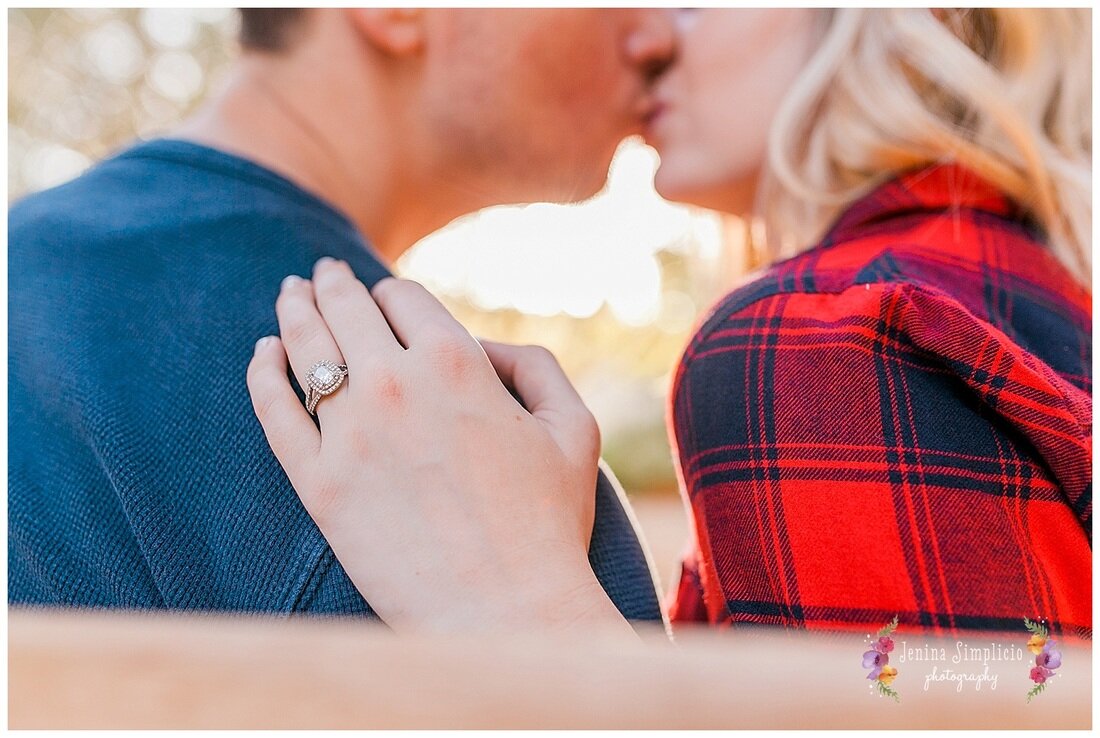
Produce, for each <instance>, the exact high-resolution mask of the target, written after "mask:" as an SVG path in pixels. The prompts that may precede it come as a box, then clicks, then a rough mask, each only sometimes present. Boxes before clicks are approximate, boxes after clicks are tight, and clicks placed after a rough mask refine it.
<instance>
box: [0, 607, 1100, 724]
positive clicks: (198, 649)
mask: <svg viewBox="0 0 1100 738" xmlns="http://www.w3.org/2000/svg"><path fill="white" fill-rule="evenodd" d="M1026 636H1027V633H1026V632H1024V631H1022V630H1021V633H1013V634H1005V635H1003V636H997V637H996V641H997V643H999V644H1003V645H1005V646H1011V647H1013V648H1015V647H1016V646H1019V647H1021V649H1022V647H1023V646H1024V644H1026V641H1027V637H1026ZM895 640H896V642H897V644H898V648H899V649H900V648H901V647H902V646H901V644H902V643H903V642H904V643H906V644H907V645H906V648H914V647H918V646H919V647H920V648H921V649H923V651H922V652H923V654H924V655H926V656H927V655H929V654H931V655H936V654H938V651H936V650H935V649H938V648H940V647H942V648H944V649H945V650H944V654H945V655H946V657H947V662H935V661H927V660H926V661H913V660H909V661H902V660H901V658H902V657H901V653H900V652H899V651H895V653H894V654H892V655H891V663H892V664H894V665H896V666H897V668H898V671H899V674H898V677H897V679H896V681H895V682H894V685H893V686H894V687H895V688H896V689H897V690H898V692H899V693H900V694H901V702H900V703H894V702H893V701H892V700H888V699H884V698H881V697H877V696H873V695H872V693H871V692H870V691H869V684H870V683H869V682H868V681H867V680H866V678H865V672H866V670H865V669H862V668H861V665H860V660H861V654H862V652H863V651H864V650H865V647H866V642H867V639H866V638H864V637H863V634H862V633H858V634H808V633H805V632H801V633H798V632H792V631H778V630H771V629H743V630H737V631H727V632H724V633H711V632H707V633H698V634H693V633H687V634H684V635H681V636H678V638H677V643H676V644H675V645H673V644H669V643H668V642H667V641H665V640H664V638H663V636H662V635H661V634H660V633H654V634H651V636H650V637H649V638H647V639H645V642H642V643H639V644H637V645H633V644H631V645H628V646H622V645H621V644H618V645H617V644H616V643H615V642H613V641H610V640H607V639H604V638H602V637H600V636H599V635H597V634H593V635H591V636H590V637H584V638H576V637H574V638H568V639H539V638H527V639H516V638H512V639H500V638H495V639H491V638H472V637H464V638H450V639H443V638H411V637H397V636H395V635H393V634H392V633H390V632H388V631H387V630H385V629H384V628H380V627H377V626H371V625H370V624H367V623H363V622H356V621H347V620H314V619H309V620H305V619H294V620H280V619H268V618H261V617H254V616H247V617H244V616H237V617H233V616H196V615H179V614H157V615H151V614H135V613H118V612H114V613H112V612H105V611H20V610H11V611H10V613H9V620H8V646H9V651H8V656H9V661H8V678H9V681H8V690H9V691H8V697H9V702H8V710H9V727H10V728H100V729H108V728H110V729H120V728H875V729H884V728H888V729H889V728H892V729H898V728H949V727H950V728H1034V729H1052V728H1079V729H1087V728H1089V727H1091V693H1092V683H1091V673H1092V668H1091V665H1092V661H1091V643H1090V642H1076V643H1064V644H1062V646H1063V666H1062V667H1061V668H1060V669H1059V670H1058V673H1059V676H1058V677H1057V678H1056V679H1054V680H1053V681H1052V682H1051V684H1050V687H1049V688H1048V689H1047V690H1046V691H1045V692H1044V693H1043V694H1041V695H1039V696H1038V697H1037V698H1036V699H1035V700H1033V701H1032V702H1031V703H1030V704H1028V703H1027V702H1025V699H1024V696H1025V694H1026V692H1027V690H1028V689H1029V688H1030V687H1031V686H1032V684H1031V682H1030V681H1029V680H1028V671H1029V669H1030V662H1031V660H1032V659H1033V658H1034V657H1033V656H1032V655H1031V654H1029V653H1028V652H1027V651H1026V650H1024V651H1023V656H1024V657H1025V658H1024V660H1023V661H1004V660H998V661H990V662H988V664H987V665H988V667H989V671H988V672H987V673H989V674H991V675H996V677H997V680H998V681H997V684H996V687H995V688H991V687H990V683H989V682H986V683H985V684H984V685H983V686H982V689H980V690H976V689H975V688H974V683H973V682H970V683H967V684H966V685H965V686H964V688H963V689H962V691H956V688H955V685H954V683H949V682H939V683H935V682H933V683H930V685H929V690H928V691H924V689H923V686H924V682H925V679H926V677H927V675H928V673H929V672H931V671H932V667H933V666H936V667H938V673H940V674H942V673H943V670H944V668H947V669H954V670H955V671H956V672H963V671H967V672H982V671H983V668H985V667H984V666H983V664H982V663H981V662H977V663H963V664H961V665H954V664H952V663H949V661H950V659H951V658H952V656H953V655H954V654H956V653H957V646H956V643H957V641H959V640H962V641H964V642H965V643H966V644H967V645H968V646H972V647H983V646H985V647H989V646H991V645H993V643H992V641H993V638H991V635H990V634H975V635H973V636H967V637H964V638H958V639H934V638H930V637H925V636H921V635H905V634H898V635H897V636H896V639H895ZM929 648H931V649H932V650H931V651H929V650H928V649H929ZM1002 655H1003V654H1002Z"/></svg>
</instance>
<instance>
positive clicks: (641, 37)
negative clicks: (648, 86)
mask: <svg viewBox="0 0 1100 738" xmlns="http://www.w3.org/2000/svg"><path fill="white" fill-rule="evenodd" d="M637 12H638V14H639V17H638V21H637V23H636V24H635V26H634V28H633V29H632V30H631V32H630V35H629V36H628V37H627V38H626V54H627V59H628V60H629V61H630V63H631V64H633V65H635V66H637V67H640V68H641V69H642V70H644V71H645V73H646V76H647V77H657V76H659V75H660V74H661V73H662V72H663V71H664V70H665V69H666V68H667V67H668V66H669V65H670V64H671V63H672V61H673V60H674V59H675V58H676V53H677V50H678V41H677V34H676V24H675V16H674V12H675V11H673V10H670V9H669V8H646V9H640V10H638V11H637Z"/></svg>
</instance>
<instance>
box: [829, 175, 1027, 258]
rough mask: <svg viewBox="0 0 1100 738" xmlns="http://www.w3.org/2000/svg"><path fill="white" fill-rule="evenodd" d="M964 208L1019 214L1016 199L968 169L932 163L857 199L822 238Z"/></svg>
mask: <svg viewBox="0 0 1100 738" xmlns="http://www.w3.org/2000/svg"><path fill="white" fill-rule="evenodd" d="M964 208H965V209H970V210H982V211H985V212H988V213H992V214H994V215H998V216H1001V217H1005V218H1016V217H1019V216H1020V211H1019V209H1018V207H1017V206H1016V205H1015V203H1013V202H1012V201H1011V200H1009V199H1008V198H1007V197H1006V196H1005V195H1004V193H1002V192H1001V191H1000V190H999V189H998V188H997V187H996V186H994V185H993V184H991V183H990V182H989V181H987V180H985V179H983V178H982V177H981V176H979V175H978V174H975V173H974V172H973V171H971V170H970V169H967V168H966V167H964V166H962V165H961V164H957V163H954V162H951V163H945V164H934V165H932V166H928V167H921V168H919V169H912V170H909V171H906V172H902V173H900V174H898V175H896V176H895V177H894V178H893V179H890V180H888V181H886V182H884V183H882V184H880V185H879V186H878V187H876V188H874V189H873V190H871V191H870V192H869V193H867V194H866V195H864V196H863V197H861V198H859V199H858V200H856V201H855V202H854V203H852V204H851V205H850V206H849V207H848V208H847V209H846V210H845V211H844V212H843V213H841V214H840V216H839V217H838V218H837V219H836V221H834V223H833V226H832V227H831V228H830V229H829V232H828V235H827V236H826V238H825V240H826V241H827V242H834V243H835V242H838V241H846V240H848V239H850V238H852V237H855V236H857V235H858V232H859V231H860V230H862V229H864V228H866V227H868V226H871V225H874V224H876V223H880V222H882V221H885V220H888V219H891V218H895V217H898V216H902V215H910V214H916V213H921V212H936V211H944V210H959V209H964Z"/></svg>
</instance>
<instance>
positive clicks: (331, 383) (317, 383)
mask: <svg viewBox="0 0 1100 738" xmlns="http://www.w3.org/2000/svg"><path fill="white" fill-rule="evenodd" d="M347 376H348V365H347V364H337V363H335V362H332V361H324V360H321V361H318V362H317V363H316V364H314V365H313V366H311V367H310V368H309V371H308V372H307V373H306V385H307V387H306V410H308V411H309V414H310V415H316V414H317V403H319V402H320V401H321V398H322V397H327V396H328V395H331V394H332V393H333V392H335V391H336V390H338V389H340V385H342V384H343V383H344V378H345V377H347Z"/></svg>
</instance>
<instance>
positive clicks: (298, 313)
mask: <svg viewBox="0 0 1100 738" xmlns="http://www.w3.org/2000/svg"><path fill="white" fill-rule="evenodd" d="M275 314H276V316H278V318H279V333H280V334H281V336H282V340H283V346H284V347H285V349H286V354H287V356H288V357H289V358H290V367H291V369H293V370H294V376H295V377H296V378H297V379H298V385H299V386H300V387H301V388H302V391H303V392H304V393H305V394H306V397H307V398H308V397H309V383H308V382H307V381H306V375H307V374H308V373H309V371H310V369H311V368H312V367H313V365H314V364H316V363H317V362H318V361H331V362H333V363H334V364H343V363H344V355H343V354H342V353H340V347H339V346H338V345H337V344H336V339H334V338H333V337H332V334H331V333H330V332H329V329H328V325H327V324H326V323H325V320H324V318H322V317H321V313H320V312H318V311H317V305H316V304H314V302H313V285H312V284H310V282H309V280H307V279H302V278H301V277H298V276H295V275H291V276H289V277H287V278H286V279H284V280H283V285H282V290H281V291H280V292H279V298H278V299H277V300H276V301H275ZM350 381H351V376H350V374H349V375H348V377H347V378H346V379H345V380H344V383H345V384H347V383H348V382H350ZM345 389H346V388H345V387H340V388H339V389H337V390H336V391H335V392H334V393H332V394H331V395H328V396H327V397H322V398H321V400H320V402H319V403H318V405H317V417H318V418H320V420H321V422H322V423H324V422H325V421H326V419H332V418H334V417H337V416H336V413H338V412H343V413H344V415H345V416H346V415H347V411H348V409H349V408H347V407H346V403H347V392H345V391H344V390H345Z"/></svg>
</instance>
